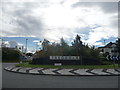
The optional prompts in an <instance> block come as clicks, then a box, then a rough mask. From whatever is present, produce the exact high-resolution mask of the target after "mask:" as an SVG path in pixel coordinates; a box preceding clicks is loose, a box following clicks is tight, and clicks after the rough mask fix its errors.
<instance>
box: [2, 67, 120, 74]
mask: <svg viewBox="0 0 120 90" xmlns="http://www.w3.org/2000/svg"><path fill="white" fill-rule="evenodd" d="M4 69H5V70H6V71H10V72H15V73H22V74H34V75H53V76H119V75H120V69H72V68H70V69H68V68H66V69H65V68H33V67H20V66H8V67H6V68H4Z"/></svg>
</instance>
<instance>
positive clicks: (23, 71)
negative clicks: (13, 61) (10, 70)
mask: <svg viewBox="0 0 120 90" xmlns="http://www.w3.org/2000/svg"><path fill="white" fill-rule="evenodd" d="M29 69H31V68H22V69H20V70H19V72H22V73H26V70H29Z"/></svg>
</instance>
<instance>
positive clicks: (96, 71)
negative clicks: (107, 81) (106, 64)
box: [91, 69, 110, 75]
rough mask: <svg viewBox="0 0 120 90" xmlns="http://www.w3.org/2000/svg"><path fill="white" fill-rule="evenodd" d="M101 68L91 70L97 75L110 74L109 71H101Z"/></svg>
mask: <svg viewBox="0 0 120 90" xmlns="http://www.w3.org/2000/svg"><path fill="white" fill-rule="evenodd" d="M102 70H103V69H93V70H92V71H91V72H93V73H96V74H98V75H110V74H109V73H105V72H102Z"/></svg>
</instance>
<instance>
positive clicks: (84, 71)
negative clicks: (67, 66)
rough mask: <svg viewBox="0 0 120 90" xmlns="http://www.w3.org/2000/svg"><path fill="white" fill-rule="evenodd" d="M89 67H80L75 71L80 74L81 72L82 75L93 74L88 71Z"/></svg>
mask: <svg viewBox="0 0 120 90" xmlns="http://www.w3.org/2000/svg"><path fill="white" fill-rule="evenodd" d="M87 70H88V69H78V70H76V71H74V72H75V73H78V74H80V75H93V74H91V73H88V72H86V71H87Z"/></svg>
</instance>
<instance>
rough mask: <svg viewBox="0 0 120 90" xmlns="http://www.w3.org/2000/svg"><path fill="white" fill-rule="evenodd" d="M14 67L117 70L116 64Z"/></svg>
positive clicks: (26, 64) (24, 64)
mask: <svg viewBox="0 0 120 90" xmlns="http://www.w3.org/2000/svg"><path fill="white" fill-rule="evenodd" d="M16 66H21V67H32V68H67V69H68V68H73V69H78V68H79V69H87V68H89V69H100V68H101V69H107V68H111V69H112V68H118V64H115V65H113V64H112V65H62V66H54V65H33V64H29V63H22V64H16Z"/></svg>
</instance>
